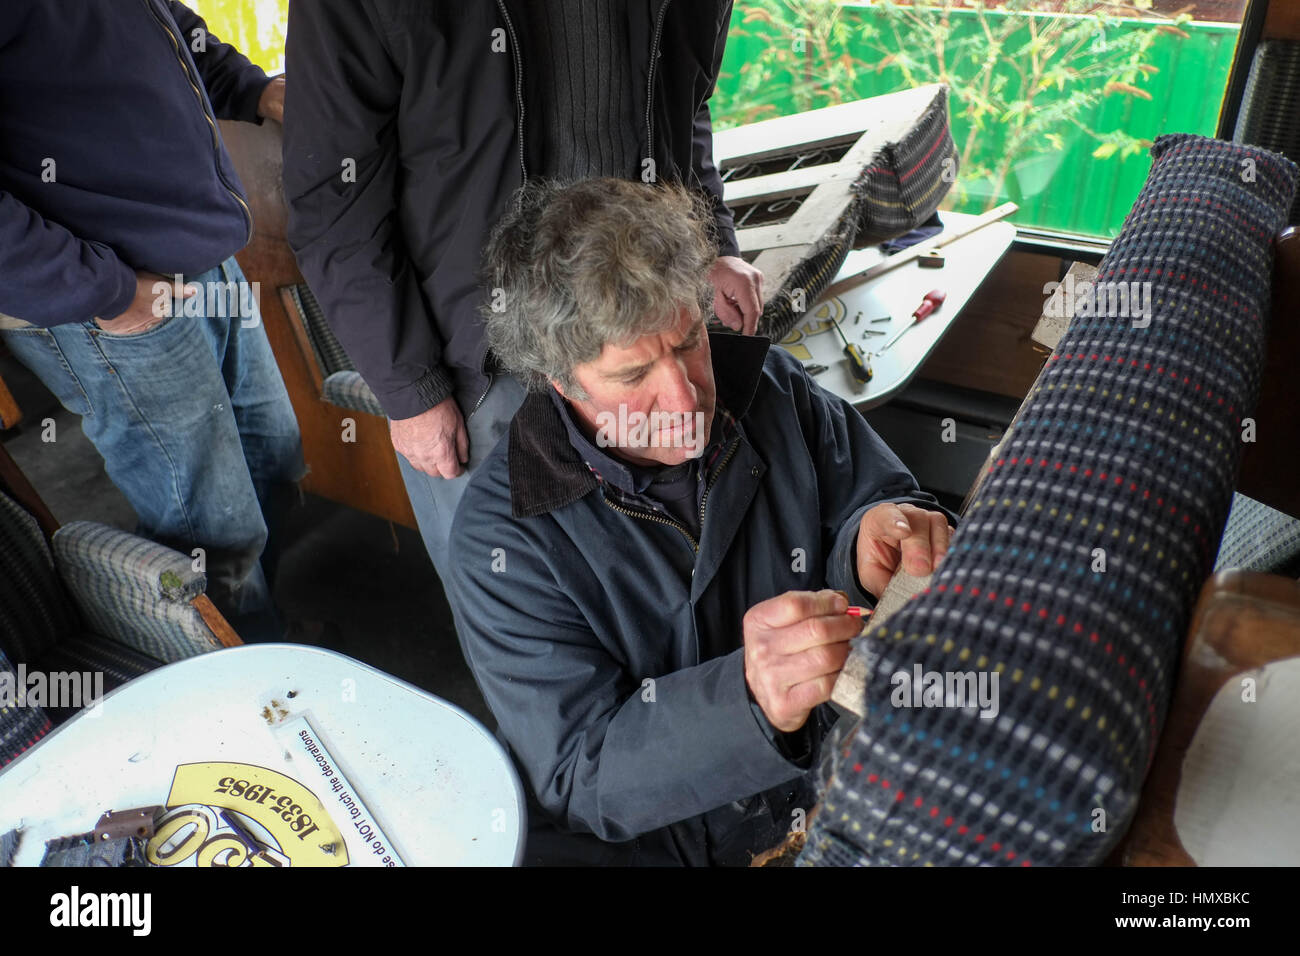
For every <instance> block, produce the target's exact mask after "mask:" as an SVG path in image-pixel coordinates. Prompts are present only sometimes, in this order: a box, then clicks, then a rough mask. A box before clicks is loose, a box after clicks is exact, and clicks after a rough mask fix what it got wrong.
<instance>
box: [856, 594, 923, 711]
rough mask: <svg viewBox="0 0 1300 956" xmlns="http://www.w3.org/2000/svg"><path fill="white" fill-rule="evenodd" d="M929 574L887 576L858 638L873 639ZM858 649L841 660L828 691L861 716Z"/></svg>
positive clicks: (863, 683) (863, 681) (862, 675)
mask: <svg viewBox="0 0 1300 956" xmlns="http://www.w3.org/2000/svg"><path fill="white" fill-rule="evenodd" d="M933 576H934V575H932V574H926V575H922V576H921V577H917V576H916V575H912V574H908V573H907V572H906V571H899V572H897V573H896V574H895V575H894V576H893V577H892V578H890V579H889V584H888V585H887V586H886V587H885V593H884V594H882V595H880V600H879V601H877V602H876V607H875V610H873V611H872V612H871V618H870V623H869V624H868V625H867V630H866V633H865V634H864V635H863V636H862V637H860V638H858V640H859V641H872V640H877V639H878V637H877V634H878V632H879V631H880V629H881V628H882V627H884V625H885V622H886V621H888V620H889V618H890V617H892V616H893V615H894V612H896V611H897V610H898V609H899V608H901V607H902V606H903V605H904V604H906V603H907V602H908V601H910V600H912V598H914V597H915V596H916V595H918V594H920V593H921V592H922V591H924V590H925V589H926V588H928V587H929V586H930V579H931V578H932V577H933ZM860 649H861V648H860V645H859V647H858V648H856V649H855V650H854V652H853V653H852V654H850V655H849V659H848V660H847V661H845V662H844V669H843V670H841V671H840V676H839V677H837V678H836V679H835V687H834V688H833V689H832V691H831V701H832V703H835V704H838V705H839V706H841V707H843V708H844V709H845V710H847V711H849V712H850V713H852V714H855V715H857V716H858V717H862V716H863V713H862V702H863V701H864V700H866V696H867V668H866V661H865V655H864V654H862V653H860Z"/></svg>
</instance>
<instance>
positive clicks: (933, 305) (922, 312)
mask: <svg viewBox="0 0 1300 956" xmlns="http://www.w3.org/2000/svg"><path fill="white" fill-rule="evenodd" d="M946 298H948V293H946V292H944V291H943V290H942V289H931V290H930V291H929V292H927V293H926V294H925V298H924V299H922V300H921V304H920V305H918V306H917V307H916V311H915V312H913V313H912V318H911V320H910V321H909V322H908V323H907V324H906V325H904V326H903V327H902V328H901V329H899V330H898V331H897V332H895V333H894V334H893V335H891V336H890V337H889V341H888V342H886V343H885V344H884V345H882V346H881V347H880V351H882V352H883V351H885V349H887V348H889V347H890V346H891V345H893V344H894V343H895V342H897V341H898V340H899V339H900V338H901V337H902V335H903V333H904V332H906V331H907V330H908V329H910V328H911V327H912V326H914V325H916V323H918V322H920V321H921V320H922V319H924V318H925V317H926V316H927V315H929V314H930V313H931V312H935V311H937V310H938V308H939V306H941V305H943V300H944V299H946Z"/></svg>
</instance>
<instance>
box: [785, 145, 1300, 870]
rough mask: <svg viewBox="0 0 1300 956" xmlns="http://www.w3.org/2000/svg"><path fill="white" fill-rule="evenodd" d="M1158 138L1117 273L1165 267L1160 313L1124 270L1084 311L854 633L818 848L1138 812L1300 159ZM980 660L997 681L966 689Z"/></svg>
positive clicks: (816, 828)
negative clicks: (934, 528) (926, 549)
mask: <svg viewBox="0 0 1300 956" xmlns="http://www.w3.org/2000/svg"><path fill="white" fill-rule="evenodd" d="M1151 153H1152V156H1153V158H1154V162H1153V165H1152V169H1151V173H1150V176H1149V178H1148V180H1147V182H1146V184H1145V186H1144V187H1143V189H1142V192H1141V194H1140V195H1139V196H1138V199H1137V202H1136V204H1135V205H1134V207H1133V209H1132V211H1131V212H1130V213H1129V216H1128V219H1127V220H1126V221H1125V224H1124V228H1123V230H1122V231H1121V233H1120V235H1119V237H1118V238H1117V239H1116V240H1115V242H1114V244H1113V245H1112V247H1111V250H1110V252H1109V254H1108V255H1107V256H1106V258H1105V259H1104V260H1103V262H1102V264H1101V269H1100V273H1099V275H1098V276H1097V283H1098V284H1097V286H1096V289H1097V290H1101V291H1106V290H1107V289H1108V284H1115V283H1121V282H1122V283H1125V284H1128V283H1131V282H1137V283H1150V285H1149V286H1148V287H1146V290H1147V291H1148V292H1149V294H1150V298H1149V300H1147V301H1148V302H1149V305H1150V311H1149V321H1148V319H1147V318H1144V317H1143V316H1141V315H1138V316H1134V315H1129V316H1127V317H1123V316H1119V317H1117V316H1115V315H1114V312H1115V311H1116V309H1114V308H1111V306H1114V304H1115V300H1114V299H1112V301H1111V302H1110V303H1109V305H1108V306H1107V307H1106V308H1100V305H1101V303H1102V301H1103V299H1102V295H1101V294H1098V295H1097V296H1096V303H1097V304H1098V306H1099V308H1097V309H1085V310H1083V311H1084V312H1102V313H1104V314H1100V315H1095V314H1094V315H1090V314H1083V315H1078V314H1076V317H1075V319H1074V321H1073V322H1072V323H1071V325H1070V327H1069V329H1068V331H1067V332H1066V334H1065V336H1064V338H1063V339H1062V340H1061V342H1060V344H1059V346H1058V348H1057V351H1056V353H1054V354H1053V356H1052V357H1051V359H1049V363H1048V366H1047V367H1046V369H1045V371H1044V373H1043V375H1042V376H1041V377H1040V379H1039V381H1038V383H1037V386H1036V388H1035V389H1034V391H1033V392H1032V393H1031V394H1030V396H1029V397H1028V398H1027V399H1026V402H1025V406H1024V408H1023V409H1022V413H1021V417H1020V420H1019V422H1018V423H1017V425H1016V427H1015V428H1014V430H1013V431H1012V433H1011V434H1010V435H1009V436H1008V438H1007V439H1006V442H1005V445H1004V447H1003V449H1002V452H1001V457H1000V458H998V459H997V460H996V461H995V462H994V463H993V467H992V468H991V470H990V472H989V474H988V477H987V478H986V479H985V481H984V483H983V485H982V486H981V488H980V489H979V490H978V492H977V494H976V496H975V497H974V499H973V500H972V503H971V505H970V507H969V509H968V511H967V514H966V516H965V520H964V521H963V522H962V524H961V527H960V528H958V530H957V534H956V535H955V536H954V538H953V541H952V545H951V549H950V551H949V554H948V557H947V558H946V559H945V561H944V563H943V564H942V565H941V566H940V568H939V570H938V571H937V572H936V573H935V575H934V577H933V579H932V581H931V585H930V587H929V588H928V589H926V591H924V592H923V593H922V594H919V595H917V596H916V597H915V598H913V599H912V601H910V602H909V603H908V604H907V605H906V606H905V607H903V608H902V609H900V610H899V611H898V612H897V613H896V614H894V615H893V616H892V617H891V618H889V619H888V620H887V621H885V622H883V624H882V625H881V627H880V628H879V629H876V630H873V631H872V632H870V633H869V635H868V636H867V637H866V638H864V639H863V640H862V641H861V642H860V644H859V646H858V647H857V648H856V649H855V651H854V653H855V654H862V655H865V661H864V663H866V665H867V668H868V671H867V673H868V679H867V688H866V700H865V702H864V704H865V709H864V713H865V717H864V719H863V720H862V722H861V724H860V725H859V726H858V727H857V728H856V730H855V732H854V733H853V734H852V736H851V737H849V738H848V745H847V747H846V748H845V749H844V750H843V751H841V752H840V753H838V754H837V755H836V760H835V766H834V773H833V776H832V779H831V782H830V784H829V786H828V788H827V791H826V793H825V796H824V798H823V801H822V804H821V806H820V807H819V809H818V811H817V813H816V815H815V816H814V818H813V823H812V826H811V828H810V830H809V833H808V839H807V843H806V846H805V848H804V851H803V853H802V855H801V858H800V863H801V864H803V865H817V864H821V865H846V864H871V865H875V864H896V865H929V864H935V865H941V864H962V865H972V864H995V865H1005V866H1031V865H1033V866H1038V865H1044V864H1046V865H1077V864H1095V863H1098V862H1100V861H1101V860H1103V859H1104V858H1105V857H1106V855H1107V854H1108V853H1109V851H1110V850H1111V849H1112V848H1113V846H1114V845H1115V843H1116V841H1117V840H1118V839H1119V837H1120V836H1121V835H1122V834H1123V832H1124V830H1125V829H1126V827H1127V825H1128V823H1129V822H1130V820H1131V819H1132V815H1133V812H1134V810H1135V805H1136V802H1137V799H1138V795H1139V793H1140V791H1141V786H1142V782H1143V779H1144V778H1145V776H1146V772H1147V769H1148V767H1149V765H1150V762H1151V759H1152V756H1153V753H1154V750H1155V746H1156V743H1157V741H1158V739H1159V734H1160V730H1161V727H1162V725H1163V721H1164V718H1165V713H1166V710H1167V708H1168V705H1169V699H1170V695H1171V691H1172V683H1173V680H1174V675H1175V674H1176V673H1177V666H1178V658H1179V653H1180V650H1181V647H1182V644H1183V640H1184V636H1185V634H1186V631H1187V626H1188V623H1189V621H1190V616H1191V611H1192V608H1193V605H1194V603H1195V600H1196V597H1197V594H1198V592H1199V590H1200V587H1201V585H1202V583H1203V582H1204V580H1205V578H1206V577H1207V575H1208V574H1209V572H1210V570H1211V567H1212V564H1213V562H1214V558H1215V554H1216V552H1217V550H1218V546H1219V539H1220V535H1221V534H1222V531H1223V527H1224V521H1225V519H1226V517H1227V514H1228V508H1229V505H1230V503H1231V501H1232V489H1233V484H1234V480H1235V472H1236V467H1237V461H1238V455H1239V453H1240V449H1241V446H1242V429H1243V421H1242V420H1243V418H1244V417H1247V416H1249V415H1250V414H1251V411H1252V409H1253V406H1254V402H1255V400H1256V395H1257V392H1258V385H1259V381H1258V379H1259V370H1260V368H1261V366H1262V361H1263V350H1264V341H1265V331H1266V325H1267V319H1268V315H1269V295H1270V281H1271V274H1272V261H1273V248H1272V244H1273V240H1274V237H1275V235H1276V233H1277V232H1278V231H1279V230H1280V229H1281V228H1282V226H1283V224H1284V223H1285V220H1286V214H1287V210H1288V209H1289V208H1290V205H1291V202H1292V198H1293V196H1294V195H1295V191H1296V174H1297V170H1296V167H1295V165H1294V164H1293V163H1291V162H1290V161H1288V160H1287V159H1285V158H1284V157H1282V156H1280V155H1278V154H1275V153H1270V152H1266V151H1264V150H1261V149H1258V148H1255V147H1249V146H1241V145H1234V144H1231V143H1226V142H1222V141H1217V140H1212V139H1206V138H1204V137H1199V136H1191V135H1182V134H1180V135H1172V136H1162V137H1160V138H1159V139H1157V140H1156V142H1155V144H1154V145H1153V147H1152V150H1151ZM1110 288H1114V286H1113V285H1111V286H1110ZM1134 291H1138V290H1132V289H1131V290H1130V292H1134ZM1139 294H1141V293H1140V292H1139ZM1130 305H1131V302H1130ZM1121 311H1122V310H1121ZM900 675H903V676H900ZM967 675H972V676H973V678H974V682H967ZM994 675H996V678H997V682H996V684H995V683H994V679H993V678H994ZM936 678H937V680H938V682H939V683H938V685H936V684H935V683H934V680H935V679H936ZM981 678H983V679H984V681H985V684H984V687H985V688H986V689H989V690H996V694H990V700H991V702H992V706H982V702H981V704H977V705H976V706H973V707H972V706H960V705H961V704H963V703H969V702H970V696H971V691H972V690H973V689H974V687H975V686H978V684H977V683H975V682H977V681H978V680H979V679H981ZM936 686H938V687H939V688H940V690H939V692H938V693H937V694H934V695H928V694H927V693H924V692H922V693H921V694H920V695H919V696H918V690H917V689H918V687H919V688H926V689H929V690H933V689H934V688H935V687H936ZM962 694H965V695H966V696H965V698H964V699H963V697H962V696H961V695H962ZM918 704H920V706H917V705H918ZM981 714H984V715H985V716H981Z"/></svg>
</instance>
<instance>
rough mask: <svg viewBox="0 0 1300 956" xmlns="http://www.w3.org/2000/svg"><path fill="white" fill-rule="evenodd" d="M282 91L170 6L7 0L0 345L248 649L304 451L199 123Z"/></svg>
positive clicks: (233, 207) (260, 114)
mask: <svg viewBox="0 0 1300 956" xmlns="http://www.w3.org/2000/svg"><path fill="white" fill-rule="evenodd" d="M283 103H284V80H283V79H276V80H272V79H271V78H270V77H268V76H267V75H266V74H265V73H264V72H262V70H260V69H259V68H258V67H256V66H254V65H253V64H251V63H249V62H248V60H247V59H245V58H244V57H243V56H242V55H241V54H240V53H239V51H238V50H236V49H235V48H234V47H232V46H230V45H228V44H225V43H222V42H221V41H220V40H219V39H217V37H215V36H213V35H212V34H211V33H209V32H208V29H207V25H206V24H205V23H204V22H203V20H202V19H200V18H199V17H198V16H197V15H195V14H194V12H193V11H191V10H190V9H188V8H187V7H186V6H185V5H184V4H182V3H179V2H177V0H4V13H3V14H2V15H0V313H3V314H2V315H0V337H2V338H3V341H4V343H5V345H7V346H8V348H9V350H10V351H11V352H13V354H14V355H15V356H16V357H17V358H18V359H19V360H20V361H22V362H23V363H24V364H25V365H27V367H28V368H29V369H31V371H32V372H34V373H35V374H36V375H37V376H39V377H40V378H41V380H42V381H44V382H45V384H46V386H48V387H49V389H50V391H52V392H53V393H54V394H55V395H56V396H57V397H58V399H59V400H60V402H62V404H63V405H64V406H65V407H66V408H67V409H68V410H70V411H72V412H74V413H76V414H78V415H80V416H81V426H82V429H83V431H85V433H86V436H87V437H88V438H89V439H90V440H91V442H92V443H93V444H94V445H95V447H96V448H97V449H98V450H99V452H100V454H102V455H103V457H104V462H105V467H106V470H107V471H108V474H109V477H111V478H112V479H113V481H114V483H115V484H116V485H117V486H118V488H120V489H121V490H122V492H123V494H125V496H126V498H127V500H129V501H130V502H131V505H132V507H133V508H134V509H135V511H136V514H137V516H138V517H139V520H140V529H139V530H140V531H141V533H143V534H145V535H147V536H148V537H151V538H153V539H155V540H157V541H161V542H162V543H164V544H168V545H170V546H172V547H176V548H178V549H180V550H182V551H184V552H186V553H191V554H193V555H194V557H195V563H196V566H197V567H198V568H199V569H202V570H206V572H207V576H208V592H209V594H210V595H211V596H212V600H213V602H214V603H215V604H216V605H217V607H218V608H220V609H221V611H222V612H223V613H224V614H225V615H226V616H227V617H228V618H229V619H230V620H231V623H232V624H233V625H234V626H235V629H236V631H238V632H239V633H240V634H241V635H242V636H243V637H245V638H248V639H259V638H260V639H276V640H278V639H280V638H281V637H282V636H283V629H282V628H281V627H280V626H279V622H278V620H277V618H276V615H275V612H274V608H273V606H272V603H271V595H270V586H269V583H268V581H267V578H266V575H265V574H264V570H263V567H262V563H261V562H262V558H263V551H264V549H265V548H266V546H267V543H268V539H269V536H268V524H270V525H274V519H275V512H276V511H277V510H278V504H279V503H283V502H285V501H287V500H288V498H289V495H290V493H291V492H292V488H293V482H295V481H297V480H298V479H299V478H301V477H302V470H303V463H302V449H301V445H300V442H299V434H298V423H297V420H296V419H295V417H294V414H293V408H292V406H291V405H290V404H289V396H288V394H287V393H286V391H285V388H284V382H283V381H282V380H281V378H280V371H279V368H278V367H277V366H276V364H275V359H274V357H273V356H272V354H271V348H270V345H269V344H268V343H267V338H266V330H265V329H264V328H263V327H262V324H261V317H260V313H259V312H258V308H257V295H256V289H255V286H254V285H250V284H249V283H248V282H247V281H245V279H244V275H243V273H242V272H241V271H240V269H239V265H238V263H236V262H235V259H234V254H235V253H236V252H238V251H239V250H240V249H242V248H243V247H244V245H245V244H247V242H248V240H249V237H250V236H251V235H252V228H253V219H252V213H251V212H250V210H249V208H248V203H247V202H246V201H245V198H244V194H243V188H242V187H241V185H240V183H239V177H238V176H237V175H236V174H235V169H234V166H233V165H232V164H231V161H230V157H229V156H228V155H227V154H226V150H225V147H224V146H223V145H222V143H221V136H220V134H219V132H218V129H217V120H218V119H232V120H244V121H246V122H252V123H260V122H262V120H263V119H264V118H272V119H277V120H278V119H279V118H280V117H281V116H282V115H283V109H284V107H283ZM177 280H179V281H177Z"/></svg>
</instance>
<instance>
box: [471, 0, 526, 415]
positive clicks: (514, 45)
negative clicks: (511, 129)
mask: <svg viewBox="0 0 1300 956" xmlns="http://www.w3.org/2000/svg"><path fill="white" fill-rule="evenodd" d="M497 9H498V10H500V11H501V17H502V19H504V20H505V21H506V29H507V30H508V31H509V32H510V52H511V54H513V55H514V59H515V117H516V119H515V123H516V127H517V131H518V133H517V136H516V138H517V139H518V140H519V171H520V173H521V174H522V175H523V177H524V182H528V166H527V164H526V163H525V162H524V61H523V57H522V56H520V55H519V38H518V37H517V36H516V35H515V25H514V23H513V22H512V21H511V19H510V11H508V10H507V9H506V4H505V0H497ZM484 394H485V395H486V394H487V393H486V392H485V393H484ZM480 401H482V399H480Z"/></svg>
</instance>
